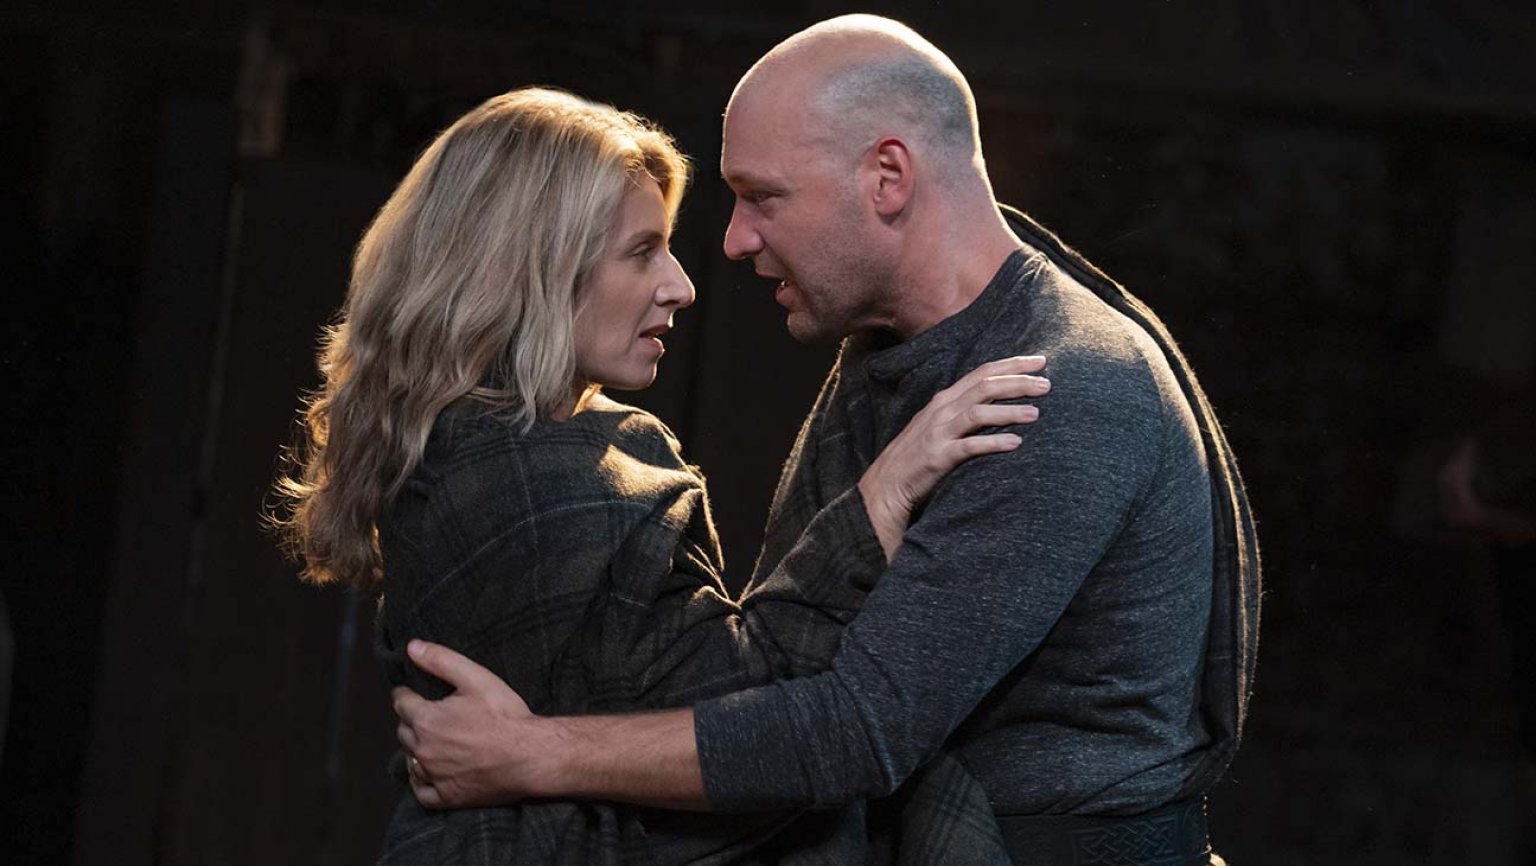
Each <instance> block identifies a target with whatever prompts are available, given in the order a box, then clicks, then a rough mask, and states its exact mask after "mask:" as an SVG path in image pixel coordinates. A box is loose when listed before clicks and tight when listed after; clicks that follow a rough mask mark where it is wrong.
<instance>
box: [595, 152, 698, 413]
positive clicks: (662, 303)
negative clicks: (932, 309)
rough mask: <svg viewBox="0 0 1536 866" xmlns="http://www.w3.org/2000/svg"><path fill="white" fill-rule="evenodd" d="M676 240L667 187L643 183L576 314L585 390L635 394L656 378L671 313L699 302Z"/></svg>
mask: <svg viewBox="0 0 1536 866" xmlns="http://www.w3.org/2000/svg"><path fill="white" fill-rule="evenodd" d="M670 236H671V225H670V224H669V221H668V219H667V208H666V204H665V203H664V201H663V199H662V197H661V187H659V186H658V185H657V184H656V182H655V181H654V180H651V179H650V178H641V179H640V180H639V181H637V182H636V183H634V184H632V185H631V186H630V188H629V190H628V191H627V192H626V193H625V194H624V199H623V201H621V202H620V204H619V219H618V223H617V224H616V225H615V226H614V229H613V232H612V233H611V234H610V235H609V236H608V243H607V245H606V246H605V247H604V249H603V254H602V258H601V259H600V260H599V262H598V264H597V266H596V267H595V268H593V270H592V275H591V277H590V278H589V280H588V283H587V286H586V294H585V299H584V301H583V302H582V305H581V308H580V309H579V310H578V312H577V313H576V334H575V337H576V375H577V376H578V377H580V378H581V380H582V382H583V383H587V384H594V385H604V386H607V387H612V388H619V389H622V390H631V391H632V390H635V389H637V388H644V387H646V386H648V385H650V384H651V382H652V381H654V380H655V379H656V362H657V361H659V360H661V355H662V352H663V351H664V348H663V346H662V343H661V338H662V336H663V335H664V334H666V332H667V331H669V330H671V328H672V314H673V313H674V312H676V311H677V310H680V309H682V308H683V307H686V306H688V305H690V304H692V303H693V283H692V282H690V281H689V279H688V275H687V274H685V273H683V268H682V266H681V265H679V264H678V263H677V259H675V258H673V257H672V250H671V249H670V248H669V247H668V246H667V243H668V240H669V239H670Z"/></svg>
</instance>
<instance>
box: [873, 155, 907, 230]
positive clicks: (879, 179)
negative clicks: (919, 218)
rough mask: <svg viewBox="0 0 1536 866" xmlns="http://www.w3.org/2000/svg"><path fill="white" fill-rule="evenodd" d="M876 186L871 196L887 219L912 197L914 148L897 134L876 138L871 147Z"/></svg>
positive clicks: (902, 207) (877, 209)
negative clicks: (895, 135)
mask: <svg viewBox="0 0 1536 866" xmlns="http://www.w3.org/2000/svg"><path fill="white" fill-rule="evenodd" d="M869 161H870V167H871V168H872V169H873V178H874V188H873V189H872V190H871V199H872V201H873V203H874V205H875V212H876V213H878V214H880V216H882V217H884V218H885V219H891V218H893V217H896V216H897V215H899V214H900V213H901V212H902V210H903V209H904V208H906V206H907V202H908V201H910V200H911V198H912V184H913V181H914V179H915V178H914V177H913V174H912V151H911V150H910V149H908V147H907V143H906V142H905V141H902V140H901V139H899V138H896V137H894V136H887V137H885V138H882V139H880V140H879V141H877V142H875V144H874V146H873V147H871V148H870V149H869Z"/></svg>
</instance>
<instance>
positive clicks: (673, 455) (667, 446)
mask: <svg viewBox="0 0 1536 866" xmlns="http://www.w3.org/2000/svg"><path fill="white" fill-rule="evenodd" d="M615 467H618V468H620V469H622V470H624V471H625V472H626V473H628V472H633V471H635V470H636V469H637V468H639V467H650V468H653V469H660V470H680V469H686V468H687V466H686V463H685V462H684V461H683V459H682V456H681V447H680V445H679V443H678V441H677V437H676V436H674V435H673V433H672V431H671V430H670V429H668V427H667V425H666V424H664V423H662V421H661V419H659V418H657V417H656V416H655V415H652V414H651V413H649V412H647V411H645V410H643V409H640V408H638V407H635V406H630V405H627V404H624V403H620V402H618V401H616V400H613V399H611V398H608V397H606V396H603V395H602V394H598V395H595V396H593V397H592V398H590V399H589V400H588V402H587V404H586V405H585V406H584V407H583V409H582V410H581V411H580V412H577V413H575V414H574V415H572V416H571V417H570V418H568V419H565V420H563V421H554V420H550V419H536V420H534V421H533V423H532V424H528V423H527V422H526V421H524V420H523V419H521V418H519V417H518V416H517V415H516V414H515V413H513V412H509V411H506V410H497V409H495V408H492V407H488V406H485V405H484V404H477V403H475V402H473V401H468V400H461V401H458V402H456V403H454V404H453V405H451V406H449V407H448V408H447V409H445V410H444V411H443V412H442V413H441V414H440V415H439V417H438V419H437V422H436V423H435V424H434V425H433V428H432V433H431V436H430V437H429V440H428V443H427V448H426V450H425V452H424V453H423V455H422V461H421V464H420V467H419V471H418V472H417V473H416V476H417V478H418V480H420V481H422V482H425V483H429V484H431V483H436V482H440V481H441V480H443V479H445V478H449V477H464V476H466V475H467V476H486V475H491V476H495V477H499V478H501V479H503V481H504V482H505V480H506V478H507V477H508V476H515V477H518V478H522V479H524V480H526V481H527V483H528V484H530V485H534V486H542V485H545V484H561V485H571V486H575V487H584V486H589V485H591V484H599V485H602V486H609V484H610V483H611V481H612V480H613V478H612V475H613V470H614V468H615ZM595 470H596V471H595Z"/></svg>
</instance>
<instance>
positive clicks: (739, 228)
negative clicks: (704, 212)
mask: <svg viewBox="0 0 1536 866" xmlns="http://www.w3.org/2000/svg"><path fill="white" fill-rule="evenodd" d="M743 210H744V208H743V207H742V203H741V199H737V200H736V206H735V207H733V208H732V209H731V223H730V225H728V226H726V227H725V257H726V258H728V259H731V260H732V261H741V260H742V259H746V258H751V257H752V256H755V255H757V254H758V253H760V252H762V250H763V239H762V237H761V236H760V235H758V233H757V229H756V228H754V227H753V226H752V221H751V217H750V216H749V215H747V214H744V213H742V211H743Z"/></svg>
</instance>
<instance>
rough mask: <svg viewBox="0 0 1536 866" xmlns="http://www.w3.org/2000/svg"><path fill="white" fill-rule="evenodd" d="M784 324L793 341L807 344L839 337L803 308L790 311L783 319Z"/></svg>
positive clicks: (830, 341)
mask: <svg viewBox="0 0 1536 866" xmlns="http://www.w3.org/2000/svg"><path fill="white" fill-rule="evenodd" d="M784 325H785V327H786V328H787V329H788V330H789V336H790V337H791V338H793V339H794V341H795V342H797V343H804V344H805V345H807V346H820V345H825V344H828V343H835V342H837V341H838V339H839V337H838V336H837V335H836V334H834V333H832V332H831V330H830V329H829V328H827V327H826V326H825V325H824V324H822V323H821V322H820V321H817V319H816V317H814V316H812V315H810V314H809V313H806V312H805V311H804V310H794V311H792V312H791V313H790V314H789V316H788V318H786V319H785V321H784Z"/></svg>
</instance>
